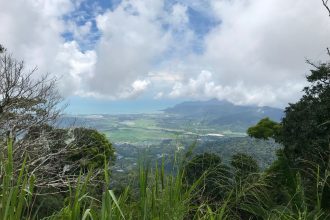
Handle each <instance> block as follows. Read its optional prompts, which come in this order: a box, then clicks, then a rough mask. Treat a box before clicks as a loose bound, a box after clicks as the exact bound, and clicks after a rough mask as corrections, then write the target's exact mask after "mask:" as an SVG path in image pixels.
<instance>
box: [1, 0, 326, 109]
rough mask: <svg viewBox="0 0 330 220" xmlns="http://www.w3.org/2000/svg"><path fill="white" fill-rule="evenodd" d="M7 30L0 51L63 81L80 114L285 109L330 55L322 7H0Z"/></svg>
mask: <svg viewBox="0 0 330 220" xmlns="http://www.w3.org/2000/svg"><path fill="white" fill-rule="evenodd" d="M0 25H1V28H0V43H1V44H3V45H4V46H5V47H7V49H8V51H10V52H11V53H12V54H13V55H14V56H15V57H16V58H18V59H24V60H25V63H26V66H27V69H29V68H32V67H33V66H35V65H37V66H38V70H39V73H51V74H54V75H55V76H57V77H58V78H59V87H60V91H61V93H62V94H63V95H64V96H65V97H67V99H68V100H69V101H70V102H71V107H70V108H69V109H71V111H78V112H80V113H91V112H98V113H99V112H102V113H106V112H110V111H111V110H110V109H109V108H116V109H117V110H116V111H118V112H126V111H128V112H129V111H134V110H141V111H143V110H145V109H147V108H154V109H155V108H158V109H159V108H163V107H166V105H170V104H173V103H177V102H179V101H182V100H207V99H210V98H218V99H227V100H229V101H231V102H234V103H236V104H249V105H250V104H255V105H269V106H277V107H284V106H286V105H287V103H288V102H294V101H296V100H297V99H298V98H299V97H300V95H301V89H302V87H303V86H304V85H305V80H304V77H305V75H306V74H308V70H309V68H310V67H309V66H308V65H306V64H305V59H307V58H308V59H310V60H315V61H318V60H324V59H326V58H327V57H326V47H327V46H330V18H329V17H328V15H327V13H326V11H325V9H324V8H323V7H322V3H321V0H299V1H297V0H10V1H9V0H0ZM141 106H144V108H143V107H141Z"/></svg>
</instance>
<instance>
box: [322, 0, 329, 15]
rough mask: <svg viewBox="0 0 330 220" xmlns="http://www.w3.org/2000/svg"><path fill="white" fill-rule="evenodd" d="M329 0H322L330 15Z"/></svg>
mask: <svg viewBox="0 0 330 220" xmlns="http://www.w3.org/2000/svg"><path fill="white" fill-rule="evenodd" d="M328 1H329V0H322V3H323V6H324V7H325V8H326V9H327V11H328V13H329V16H330V7H329V6H328Z"/></svg>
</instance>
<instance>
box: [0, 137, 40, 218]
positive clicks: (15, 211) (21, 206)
mask: <svg viewBox="0 0 330 220" xmlns="http://www.w3.org/2000/svg"><path fill="white" fill-rule="evenodd" d="M4 152H6V153H4V154H2V155H1V161H0V175H1V176H0V183H1V186H0V219H1V220H20V219H30V218H32V217H33V216H32V214H33V210H32V209H31V207H32V195H33V190H34V181H35V178H34V176H33V175H32V176H28V175H27V168H26V157H25V158H24V161H23V165H22V167H21V168H20V169H19V170H18V174H17V175H16V173H15V169H14V161H13V142H12V140H11V139H8V141H7V151H4Z"/></svg>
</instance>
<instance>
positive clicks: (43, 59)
mask: <svg viewBox="0 0 330 220" xmlns="http://www.w3.org/2000/svg"><path fill="white" fill-rule="evenodd" d="M77 5H79V1H67V0H56V1H54V0H49V1H41V0H40V1H35V0H26V1H1V7H0V23H1V29H0V43H2V44H4V46H5V47H7V48H8V50H9V51H10V52H13V53H14V56H15V57H17V58H18V59H23V60H25V61H26V65H27V69H31V68H32V67H34V65H36V66H38V73H39V74H46V73H51V74H53V75H54V76H56V77H57V78H59V84H60V88H61V92H62V94H63V95H70V94H74V93H75V92H77V90H79V89H80V82H81V77H85V75H88V73H90V72H91V71H92V66H93V63H94V62H95V59H96V54H95V52H93V51H85V52H82V51H81V50H80V48H79V45H78V44H77V43H76V41H74V40H73V41H71V42H66V41H65V40H64V39H63V37H62V35H61V34H62V33H63V32H65V31H66V30H67V28H68V27H67V25H66V22H65V21H64V20H63V16H64V15H66V14H68V13H70V12H71V11H73V10H74V9H75V7H76V6H77ZM22 13H24V16H22Z"/></svg>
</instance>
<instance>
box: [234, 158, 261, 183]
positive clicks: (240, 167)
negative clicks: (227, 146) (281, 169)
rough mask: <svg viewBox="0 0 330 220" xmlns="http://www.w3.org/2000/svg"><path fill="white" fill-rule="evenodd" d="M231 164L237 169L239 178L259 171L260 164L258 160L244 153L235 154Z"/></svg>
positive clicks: (236, 172)
mask: <svg viewBox="0 0 330 220" xmlns="http://www.w3.org/2000/svg"><path fill="white" fill-rule="evenodd" d="M230 164H231V166H232V167H234V169H235V174H236V177H237V178H239V179H245V178H247V177H248V176H249V175H250V174H253V173H257V172H259V166H258V163H257V161H256V160H255V159H254V158H253V157H251V156H249V155H247V154H244V153H237V154H234V155H233V156H232V158H231V161H230Z"/></svg>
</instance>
